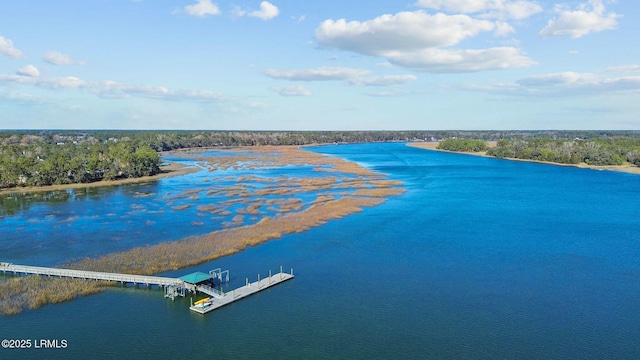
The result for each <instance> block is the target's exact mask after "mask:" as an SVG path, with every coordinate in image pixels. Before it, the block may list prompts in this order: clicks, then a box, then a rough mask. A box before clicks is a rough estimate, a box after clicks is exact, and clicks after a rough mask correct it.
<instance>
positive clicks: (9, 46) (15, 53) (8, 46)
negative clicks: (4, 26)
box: [0, 36, 24, 59]
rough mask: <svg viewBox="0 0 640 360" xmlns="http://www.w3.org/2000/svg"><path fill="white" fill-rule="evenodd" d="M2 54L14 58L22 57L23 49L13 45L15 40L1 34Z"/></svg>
mask: <svg viewBox="0 0 640 360" xmlns="http://www.w3.org/2000/svg"><path fill="white" fill-rule="evenodd" d="M0 55H6V56H8V57H12V58H16V59H17V58H22V57H24V54H22V51H20V50H18V49H16V48H15V47H14V46H13V42H12V41H11V40H9V39H7V38H5V37H2V36H0Z"/></svg>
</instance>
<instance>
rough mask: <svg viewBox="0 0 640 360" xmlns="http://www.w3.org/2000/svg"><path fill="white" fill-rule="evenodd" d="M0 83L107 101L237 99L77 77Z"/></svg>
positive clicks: (12, 78) (1, 78) (0, 77)
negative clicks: (79, 92) (85, 94)
mask: <svg viewBox="0 0 640 360" xmlns="http://www.w3.org/2000/svg"><path fill="white" fill-rule="evenodd" d="M0 84H7V85H11V84H17V85H33V86H37V87H41V88H46V89H51V90H82V91H85V92H88V93H90V94H94V95H97V96H100V97H102V98H107V99H120V98H130V97H141V98H147V99H157V100H166V101H192V102H201V103H219V102H223V101H233V100H236V99H234V98H232V97H230V96H227V95H225V94H222V93H218V92H212V91H203V90H175V91H171V90H169V89H167V88H165V87H163V86H146V85H133V84H127V83H121V82H116V81H112V80H102V81H86V80H82V79H79V78H77V77H73V76H68V77H59V78H46V77H32V76H24V75H5V74H0Z"/></svg>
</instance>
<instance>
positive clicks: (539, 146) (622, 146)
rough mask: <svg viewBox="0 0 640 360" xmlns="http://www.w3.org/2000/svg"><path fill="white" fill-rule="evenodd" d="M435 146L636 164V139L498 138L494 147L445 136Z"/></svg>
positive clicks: (639, 147) (639, 160) (639, 159)
mask: <svg viewBox="0 0 640 360" xmlns="http://www.w3.org/2000/svg"><path fill="white" fill-rule="evenodd" d="M437 148H438V149H442V150H450V151H466V152H469V151H473V152H478V151H487V155H489V156H495V157H498V158H515V159H523V160H537V161H547V162H554V163H561V164H580V163H585V164H589V165H597V166H603V165H623V164H626V163H630V164H633V165H637V166H640V139H639V138H630V137H625V138H593V139H584V140H583V139H573V140H557V139H545V138H533V139H527V140H520V139H500V140H498V141H497V142H496V146H495V147H490V148H489V147H488V144H487V143H486V142H485V141H482V140H477V139H445V140H443V141H441V142H440V143H439V144H438V147H437Z"/></svg>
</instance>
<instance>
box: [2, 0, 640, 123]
mask: <svg viewBox="0 0 640 360" xmlns="http://www.w3.org/2000/svg"><path fill="white" fill-rule="evenodd" d="M637 5H638V3H637V2H634V1H630V0H617V1H613V0H583V1H560V2H556V1H527V0H411V1H409V2H402V1H397V0H393V1H392V0H368V1H344V0H341V1H336V0H325V1H307V0H273V1H262V2H261V1H248V0H239V1H232V2H228V1H222V0H219V1H216V0H184V1H183V0H174V1H167V0H153V1H152V0H139V1H131V0H91V1H86V0H83V1H80V0H56V1H44V0H39V1H34V0H20V1H8V0H5V1H0V128H4V129H39V128H46V129H50V128H54V129H214V130H383V129H389V130H412V129H415V130H439V129H473V130H476V129H477V130H484V129H533V130H536V129H614V130H617V129H628V130H640V117H639V116H638V115H639V114H640V96H639V95H640V47H638V46H637V42H636V41H637V39H638V36H639V35H640V16H639V15H640V7H638V6H637Z"/></svg>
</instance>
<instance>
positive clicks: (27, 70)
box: [16, 64, 40, 77]
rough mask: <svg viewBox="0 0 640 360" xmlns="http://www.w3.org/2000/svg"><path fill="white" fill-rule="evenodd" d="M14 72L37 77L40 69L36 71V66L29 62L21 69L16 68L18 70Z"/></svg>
mask: <svg viewBox="0 0 640 360" xmlns="http://www.w3.org/2000/svg"><path fill="white" fill-rule="evenodd" d="M16 74H18V75H22V76H30V77H38V76H40V71H38V68H36V67H35V66H33V65H31V64H30V65H27V66H25V67H23V68H22V69H18V71H16Z"/></svg>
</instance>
